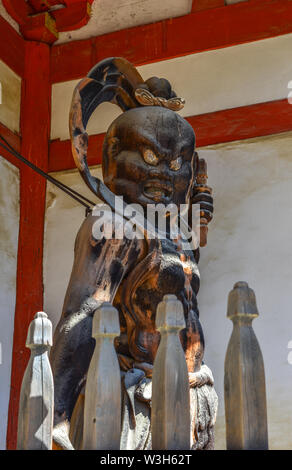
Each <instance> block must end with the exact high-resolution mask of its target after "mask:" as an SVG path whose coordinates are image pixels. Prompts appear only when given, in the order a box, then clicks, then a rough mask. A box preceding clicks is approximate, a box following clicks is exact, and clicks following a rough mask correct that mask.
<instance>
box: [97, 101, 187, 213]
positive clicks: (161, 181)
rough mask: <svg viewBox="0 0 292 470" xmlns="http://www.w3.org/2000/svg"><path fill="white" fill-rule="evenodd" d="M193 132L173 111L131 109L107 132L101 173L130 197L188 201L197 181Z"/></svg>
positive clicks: (145, 201)
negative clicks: (194, 180)
mask: <svg viewBox="0 0 292 470" xmlns="http://www.w3.org/2000/svg"><path fill="white" fill-rule="evenodd" d="M194 148H195V135H194V131H193V129H192V127H191V126H190V125H189V124H188V122H187V121H185V120H184V119H183V118H181V117H180V116H179V115H178V114H176V113H175V112H174V111H171V110H169V109H165V108H161V107H152V106H151V107H150V106H149V107H143V108H135V109H131V110H129V111H127V112H125V113H124V114H122V115H121V116H119V117H118V118H117V119H116V120H115V121H114V122H113V124H112V125H111V127H110V128H109V130H108V132H107V136H106V139H105V144H104V151H103V177H104V182H105V184H106V185H107V186H108V187H109V189H111V191H112V192H113V193H114V194H117V195H121V196H123V197H124V200H125V202H127V203H136V204H137V203H138V204H141V205H142V206H144V207H145V206H146V205H147V204H158V203H163V204H165V205H166V204H170V203H174V204H177V205H179V204H185V203H186V202H188V198H189V190H190V187H191V185H192V181H193V173H194V168H193V161H194Z"/></svg>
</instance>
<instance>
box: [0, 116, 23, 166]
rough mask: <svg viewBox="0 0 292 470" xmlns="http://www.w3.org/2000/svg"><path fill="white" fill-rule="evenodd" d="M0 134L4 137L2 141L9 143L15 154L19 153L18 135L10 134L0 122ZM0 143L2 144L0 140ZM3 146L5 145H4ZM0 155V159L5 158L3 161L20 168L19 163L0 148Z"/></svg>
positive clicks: (19, 140) (19, 141)
mask: <svg viewBox="0 0 292 470" xmlns="http://www.w3.org/2000/svg"><path fill="white" fill-rule="evenodd" d="M0 134H1V135H2V136H3V137H4V139H6V140H7V142H9V144H10V145H11V146H12V147H13V148H14V149H15V150H17V152H20V151H21V138H20V137H19V135H18V134H15V133H14V132H12V131H11V130H10V129H8V127H6V126H4V124H1V122H0ZM0 143H3V144H4V142H2V140H0ZM4 145H5V144H4ZM0 155H1V157H3V158H5V160H8V161H9V162H10V163H12V165H14V166H17V167H18V168H20V167H21V162H20V161H19V160H18V159H17V158H15V157H14V156H13V155H11V153H9V152H7V151H6V150H4V149H3V147H0Z"/></svg>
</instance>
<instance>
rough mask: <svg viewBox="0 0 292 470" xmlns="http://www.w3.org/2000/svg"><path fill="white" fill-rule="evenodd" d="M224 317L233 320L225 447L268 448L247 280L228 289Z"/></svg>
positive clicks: (259, 356) (253, 303)
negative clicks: (225, 314) (230, 289)
mask: <svg viewBox="0 0 292 470" xmlns="http://www.w3.org/2000/svg"><path fill="white" fill-rule="evenodd" d="M227 317H228V318H230V319H231V320H232V322H233V331H232V335H231V338H230V340H229V344H228V348H227V352H226V357H225V375H224V396H225V418H226V444H227V449H228V450H229V449H245V450H247V449H268V430H267V429H268V428H267V408H266V387H265V371H264V362H263V357H262V353H261V349H260V346H259V343H258V340H257V338H256V335H255V333H254V331H253V328H252V321H253V319H254V318H256V317H258V310H257V305H256V298H255V294H254V291H253V290H252V289H250V288H249V287H248V284H247V283H246V282H237V283H236V284H235V285H234V288H233V290H232V291H231V292H230V294H229V298H228V310H227Z"/></svg>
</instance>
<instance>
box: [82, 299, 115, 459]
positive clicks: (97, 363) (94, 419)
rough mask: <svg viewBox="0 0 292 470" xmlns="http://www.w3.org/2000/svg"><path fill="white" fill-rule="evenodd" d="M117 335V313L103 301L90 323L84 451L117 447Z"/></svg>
mask: <svg viewBox="0 0 292 470" xmlns="http://www.w3.org/2000/svg"><path fill="white" fill-rule="evenodd" d="M119 333H120V326H119V316H118V311H117V310H116V309H115V308H114V307H113V306H112V305H111V304H110V303H108V302H105V303H103V304H102V305H101V307H99V308H98V309H97V310H96V311H95V314H94V317H93V323H92V336H93V337H94V338H95V340H96V345H95V349H94V353H93V356H92V359H91V362H90V366H89V370H88V375H87V381H86V388H85V404H84V430H83V449H87V450H88V449H91V450H102V449H104V450H105V449H106V450H112V449H119V448H120V434H121V378H120V368H119V364H118V359H117V355H116V352H115V349H114V345H113V341H114V338H115V337H116V336H118V335H119Z"/></svg>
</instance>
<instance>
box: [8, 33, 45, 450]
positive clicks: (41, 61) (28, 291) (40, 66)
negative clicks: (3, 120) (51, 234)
mask: <svg viewBox="0 0 292 470" xmlns="http://www.w3.org/2000/svg"><path fill="white" fill-rule="evenodd" d="M22 83H23V85H22V101H21V134H22V146H21V153H22V155H23V156H24V157H26V158H27V159H29V160H30V161H31V162H33V163H34V164H35V165H37V166H39V167H40V168H42V169H43V170H44V171H47V169H48V143H49V132H50V107H51V85H50V47H49V45H47V44H45V43H40V42H34V41H26V43H25V66H24V78H23V82H22ZM45 196H46V181H45V179H44V178H42V177H41V176H39V175H38V174H37V173H35V172H34V171H33V170H31V169H30V168H28V167H26V166H25V165H22V166H21V172H20V224H19V242H18V262H17V263H18V264H17V287H16V307H15V320H14V338H13V358H12V371H11V391H10V403H9V415H8V428H7V448H8V449H14V448H15V447H16V435H17V417H18V403H19V392H20V386H21V381H22V377H23V373H24V370H25V367H26V364H27V360H28V356H29V353H28V350H26V348H25V340H26V334H27V328H28V325H29V323H30V321H31V320H32V318H33V316H34V314H35V313H36V312H37V311H38V310H42V308H43V235H44V214H45Z"/></svg>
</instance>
